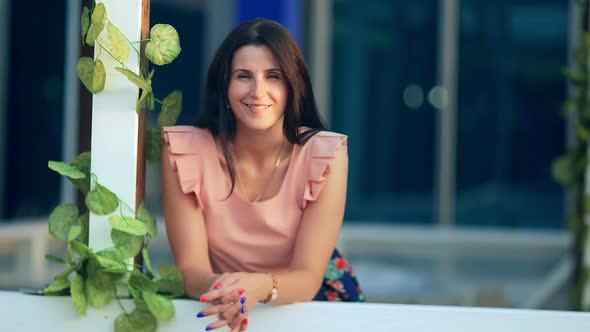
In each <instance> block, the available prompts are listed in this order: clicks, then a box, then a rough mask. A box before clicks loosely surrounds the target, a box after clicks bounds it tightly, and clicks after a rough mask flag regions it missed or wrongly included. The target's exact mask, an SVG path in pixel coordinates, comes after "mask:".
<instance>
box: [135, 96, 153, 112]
mask: <svg viewBox="0 0 590 332" xmlns="http://www.w3.org/2000/svg"><path fill="white" fill-rule="evenodd" d="M150 94H151V92H149V91H147V90H141V96H140V97H139V99H138V100H137V104H136V105H135V111H136V112H137V113H139V112H141V111H142V110H143V109H145V108H147V107H148V102H149V95H150Z"/></svg>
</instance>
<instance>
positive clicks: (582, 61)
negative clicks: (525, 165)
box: [552, 0, 590, 311]
mask: <svg viewBox="0 0 590 332" xmlns="http://www.w3.org/2000/svg"><path fill="white" fill-rule="evenodd" d="M576 4H577V5H578V6H580V12H581V13H584V14H583V15H584V19H583V20H582V21H583V26H582V33H581V34H580V39H579V40H578V43H577V44H578V46H576V48H575V49H574V50H573V55H574V61H573V63H572V65H571V66H570V68H567V69H565V70H564V71H563V73H564V75H565V77H566V78H567V81H568V83H569V84H570V86H571V89H570V90H571V91H570V93H569V95H568V97H567V99H566V100H565V101H564V102H563V104H562V107H561V114H562V115H563V116H564V117H573V119H575V134H576V139H575V142H574V144H573V145H572V146H571V147H569V148H568V151H567V152H566V153H565V154H564V155H562V156H560V157H559V158H557V159H556V160H554V162H553V165H552V174H553V178H554V179H555V180H556V181H557V182H559V183H560V184H562V185H563V186H564V187H567V188H569V189H570V190H571V191H572V193H573V196H574V202H573V209H572V213H571V215H570V216H569V218H568V228H569V230H570V232H571V234H572V238H573V242H574V244H573V248H572V253H573V257H574V259H575V269H574V282H575V287H574V289H573V294H572V295H573V296H572V304H573V307H574V309H576V310H585V311H590V308H584V306H583V303H582V294H583V292H584V289H585V288H588V287H590V284H589V283H588V273H587V271H586V268H585V267H584V262H583V257H584V252H585V251H587V250H589V249H588V244H587V243H586V239H587V234H586V233H587V232H588V227H587V226H586V223H585V222H584V218H585V216H586V215H590V197H588V196H587V195H586V193H585V188H586V186H589V185H590V184H588V183H586V177H585V172H586V169H587V168H588V152H589V151H588V140H589V139H590V95H589V92H588V88H589V85H588V83H589V81H588V78H589V72H588V70H589V67H588V66H589V59H588V57H589V56H590V31H589V23H590V22H589V20H588V14H587V13H588V10H589V8H588V1H587V0H577V1H576Z"/></svg>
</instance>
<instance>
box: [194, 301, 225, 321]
mask: <svg viewBox="0 0 590 332" xmlns="http://www.w3.org/2000/svg"><path fill="white" fill-rule="evenodd" d="M229 307H231V304H218V305H212V306H209V307H207V308H205V309H203V310H201V311H200V312H199V313H197V318H201V317H206V316H211V315H217V314H220V313H222V312H224V311H225V310H227V309H228V308H229Z"/></svg>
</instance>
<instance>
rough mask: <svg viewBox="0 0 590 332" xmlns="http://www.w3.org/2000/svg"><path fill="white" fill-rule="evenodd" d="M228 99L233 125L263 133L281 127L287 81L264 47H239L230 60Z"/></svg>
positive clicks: (271, 55) (285, 101)
mask: <svg viewBox="0 0 590 332" xmlns="http://www.w3.org/2000/svg"><path fill="white" fill-rule="evenodd" d="M230 75H231V76H230V81H229V88H228V98H229V103H230V107H231V110H232V112H233V113H234V115H235V116H236V120H237V126H238V127H240V126H244V127H245V128H248V129H254V130H266V129H270V128H271V127H273V126H275V125H279V126H281V127H282V125H283V115H284V113H285V107H286V105H287V94H288V91H287V82H286V78H285V76H284V74H283V72H282V71H281V68H280V66H279V64H278V63H277V61H276V60H275V58H274V56H273V54H272V52H271V51H270V49H269V48H268V47H267V46H262V45H246V46H242V47H240V48H239V49H238V50H237V51H236V52H235V53H234V57H233V59H232V66H231V74H230Z"/></svg>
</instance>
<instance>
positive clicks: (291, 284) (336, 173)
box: [266, 146, 348, 304]
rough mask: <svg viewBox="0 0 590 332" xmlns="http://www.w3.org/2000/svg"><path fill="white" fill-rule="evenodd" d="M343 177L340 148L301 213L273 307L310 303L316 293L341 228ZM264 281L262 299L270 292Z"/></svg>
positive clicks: (343, 158)
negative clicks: (317, 191)
mask: <svg viewBox="0 0 590 332" xmlns="http://www.w3.org/2000/svg"><path fill="white" fill-rule="evenodd" d="M347 177H348V153H347V149H346V146H343V147H341V148H340V149H339V150H338V151H337V152H336V155H335V159H334V160H333V162H332V163H331V165H330V174H328V175H327V176H326V183H325V184H324V187H323V188H322V192H321V194H320V195H319V197H318V199H317V200H316V201H313V202H308V204H307V207H306V208H305V211H304V212H303V218H302V220H301V226H300V228H299V234H298V235H297V240H296V242H295V249H294V250H295V252H294V254H293V260H292V261H291V265H290V270H289V271H288V272H286V273H282V274H277V275H276V278H277V279H278V288H279V290H280V296H279V298H278V299H277V301H276V302H274V303H275V304H285V303H292V302H302V301H311V300H312V299H313V297H314V296H315V295H316V293H317V291H318V290H319V288H320V286H321V283H322V280H323V278H324V275H325V273H326V269H327V267H328V263H329V262H330V257H331V255H332V252H333V251H334V248H335V247H336V243H337V242H338V237H339V234H340V228H341V227H342V221H343V218H344V207H345V205H346V183H347ZM267 282H268V285H269V286H268V288H267V290H268V291H267V293H266V296H268V293H270V290H271V289H272V281H267Z"/></svg>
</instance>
